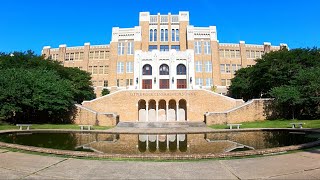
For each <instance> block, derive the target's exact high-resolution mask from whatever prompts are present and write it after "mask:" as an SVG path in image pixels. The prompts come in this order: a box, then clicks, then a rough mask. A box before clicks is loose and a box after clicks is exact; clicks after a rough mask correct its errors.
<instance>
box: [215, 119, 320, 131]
mask: <svg viewBox="0 0 320 180" xmlns="http://www.w3.org/2000/svg"><path fill="white" fill-rule="evenodd" d="M295 122H302V123H305V124H304V125H303V127H304V128H320V120H266V121H256V122H244V123H240V124H242V126H241V128H291V125H290V123H295ZM209 127H211V128H214V129H228V128H229V126H227V125H225V124H222V125H212V126H209Z"/></svg>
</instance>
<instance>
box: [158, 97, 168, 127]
mask: <svg viewBox="0 0 320 180" xmlns="http://www.w3.org/2000/svg"><path fill="white" fill-rule="evenodd" d="M158 108H159V109H158V121H160V122H164V121H167V104H166V101H165V100H163V99H161V100H160V101H159V106H158Z"/></svg>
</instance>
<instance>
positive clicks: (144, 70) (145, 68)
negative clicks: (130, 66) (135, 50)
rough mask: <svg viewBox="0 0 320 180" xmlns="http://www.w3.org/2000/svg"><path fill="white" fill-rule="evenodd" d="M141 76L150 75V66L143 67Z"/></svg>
mask: <svg viewBox="0 0 320 180" xmlns="http://www.w3.org/2000/svg"><path fill="white" fill-rule="evenodd" d="M142 75H152V66H151V65H150V64H146V65H144V66H143V68H142Z"/></svg>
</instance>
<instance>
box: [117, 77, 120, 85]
mask: <svg viewBox="0 0 320 180" xmlns="http://www.w3.org/2000/svg"><path fill="white" fill-rule="evenodd" d="M117 86H118V87H119V86H120V80H119V79H117Z"/></svg>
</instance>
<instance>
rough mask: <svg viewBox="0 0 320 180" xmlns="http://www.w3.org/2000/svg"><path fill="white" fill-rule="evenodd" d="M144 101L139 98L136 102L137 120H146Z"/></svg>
mask: <svg viewBox="0 0 320 180" xmlns="http://www.w3.org/2000/svg"><path fill="white" fill-rule="evenodd" d="M146 105H147V104H146V101H145V100H143V99H140V100H139V102H138V121H142V122H144V121H146Z"/></svg>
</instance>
